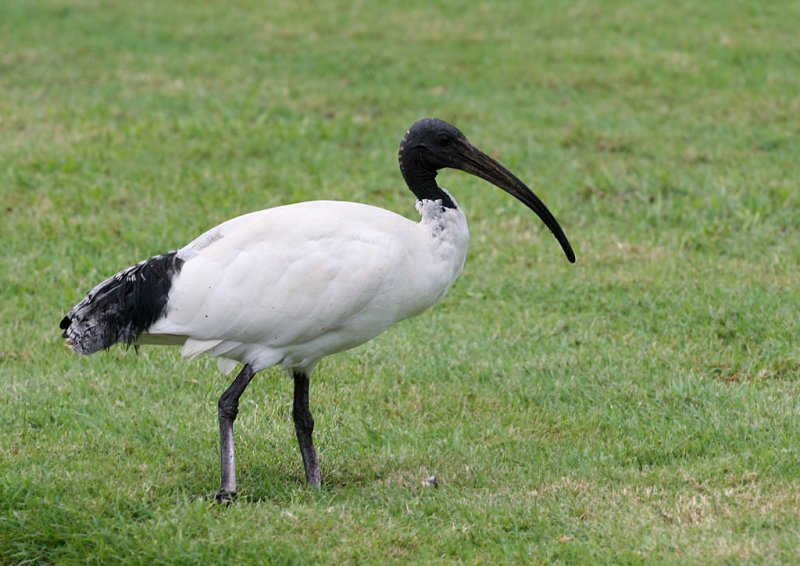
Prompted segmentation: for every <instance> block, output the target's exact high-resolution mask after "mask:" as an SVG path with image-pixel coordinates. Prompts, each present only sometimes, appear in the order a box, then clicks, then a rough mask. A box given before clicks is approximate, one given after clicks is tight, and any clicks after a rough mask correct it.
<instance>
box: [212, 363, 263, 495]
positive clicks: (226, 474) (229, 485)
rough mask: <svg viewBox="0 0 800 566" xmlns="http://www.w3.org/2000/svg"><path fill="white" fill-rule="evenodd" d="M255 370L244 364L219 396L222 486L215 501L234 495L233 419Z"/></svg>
mask: <svg viewBox="0 0 800 566" xmlns="http://www.w3.org/2000/svg"><path fill="white" fill-rule="evenodd" d="M254 375H255V372H254V371H253V368H252V367H251V366H250V365H249V364H245V366H244V367H243V368H242V371H240V372H239V375H237V376H236V379H234V380H233V383H231V385H230V387H228V389H226V390H225V393H223V394H222V397H220V398H219V404H218V406H219V438H220V449H219V451H220V461H221V463H222V486H221V487H220V488H219V491H218V492H217V496H216V498H217V501H223V502H228V501H231V500H232V499H233V498H234V497H236V460H235V458H234V449H233V421H235V420H236V415H237V414H238V413H239V397H240V396H241V395H242V393H244V390H245V389H247V386H248V384H249V383H250V380H251V379H253V376H254Z"/></svg>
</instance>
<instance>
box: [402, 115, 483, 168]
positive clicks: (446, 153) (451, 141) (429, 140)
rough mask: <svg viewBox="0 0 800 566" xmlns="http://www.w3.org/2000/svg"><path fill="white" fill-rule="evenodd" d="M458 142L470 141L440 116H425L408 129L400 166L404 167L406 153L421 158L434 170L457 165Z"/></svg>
mask: <svg viewBox="0 0 800 566" xmlns="http://www.w3.org/2000/svg"><path fill="white" fill-rule="evenodd" d="M456 142H460V143H461V144H464V143H467V144H468V143H469V142H468V141H467V137H466V136H465V135H464V134H462V133H461V130H459V129H458V128H456V127H455V126H453V125H452V124H449V123H448V122H445V121H444V120H439V119H438V118H423V119H422V120H419V121H417V122H415V123H414V125H413V126H411V127H410V128H409V129H408V131H407V132H406V135H405V136H403V141H401V142H400V167H401V169H402V167H403V156H404V155H410V156H412V155H413V156H414V157H417V158H418V159H421V160H422V161H423V162H424V164H425V165H427V166H428V168H430V169H433V170H434V171H438V170H439V169H444V168H445V167H455V163H456V162H457V161H458V151H457V143H456Z"/></svg>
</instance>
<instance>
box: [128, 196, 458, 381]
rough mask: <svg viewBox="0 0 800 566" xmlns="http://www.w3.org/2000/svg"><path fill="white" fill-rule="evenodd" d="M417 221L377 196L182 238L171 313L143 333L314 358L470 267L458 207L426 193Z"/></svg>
mask: <svg viewBox="0 0 800 566" xmlns="http://www.w3.org/2000/svg"><path fill="white" fill-rule="evenodd" d="M417 209H418V210H419V212H420V214H421V215H422V220H421V221H420V222H419V223H415V222H412V221H410V220H408V219H407V218H404V217H403V216H400V215H398V214H395V213H393V212H390V211H388V210H384V209H382V208H377V207H374V206H369V205H364V204H357V203H350V202H337V201H314V202H304V203H299V204H293V205H288V206H281V207H277V208H271V209H267V210H262V211H259V212H253V213H250V214H246V215H244V216H240V217H238V218H234V219H232V220H229V221H227V222H224V223H223V224H220V225H219V226H217V227H215V228H212V229H211V230H209V231H208V232H206V233H205V234H203V235H201V236H200V237H198V238H197V239H195V240H194V241H192V242H191V243H189V244H188V245H186V246H185V247H183V248H181V249H180V250H178V257H179V258H180V259H182V260H183V261H184V264H183V267H182V269H181V271H180V273H179V274H177V275H175V277H174V279H173V281H172V286H171V288H170V290H169V295H168V299H167V304H166V309H165V311H164V316H163V317H161V318H160V319H159V320H157V321H156V322H155V323H154V324H153V325H152V326H150V327H149V328H148V329H147V331H146V332H145V333H144V334H142V335H141V336H140V337H139V340H138V342H139V343H147V344H159V343H161V344H181V343H182V344H183V350H182V354H183V355H184V356H185V357H194V356H197V355H200V354H203V353H205V354H208V355H211V356H215V357H217V358H219V362H220V363H219V366H220V369H221V370H222V371H224V372H227V371H230V370H231V369H233V367H234V366H235V362H242V363H247V364H251V365H252V367H253V370H254V372H257V371H259V370H261V369H264V368H267V367H271V366H274V365H278V364H282V365H283V366H285V367H286V368H297V369H304V370H309V371H310V369H311V368H313V366H314V365H315V364H316V363H317V362H318V361H319V360H320V359H321V358H322V357H323V356H326V355H328V354H332V353H335V352H340V351H342V350H346V349H349V348H353V347H355V346H358V345H359V344H363V343H364V342H366V341H368V340H370V339H371V338H374V337H375V336H377V335H378V334H380V333H382V332H383V331H384V330H386V329H387V328H389V326H391V325H392V324H394V323H396V322H398V321H400V320H403V319H405V318H408V317H411V316H414V315H416V314H419V313H420V312H422V311H423V310H425V309H426V308H428V307H430V306H431V305H433V304H434V303H436V302H437V301H438V300H439V299H441V298H442V297H443V296H444V295H445V293H447V291H448V290H449V289H450V287H451V285H452V284H453V282H455V280H456V278H457V277H458V276H459V275H460V274H461V271H462V269H463V267H464V260H465V259H466V253H467V246H468V243H469V232H468V230H467V223H466V218H465V217H464V214H463V212H462V211H461V209H460V208H458V207H457V206H456V208H444V207H442V206H441V204H440V203H439V202H438V201H428V200H424V201H419V202H418V203H417Z"/></svg>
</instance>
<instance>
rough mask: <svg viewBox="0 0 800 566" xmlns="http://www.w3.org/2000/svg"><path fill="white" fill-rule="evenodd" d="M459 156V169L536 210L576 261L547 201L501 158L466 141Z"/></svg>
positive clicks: (460, 145)
mask: <svg viewBox="0 0 800 566" xmlns="http://www.w3.org/2000/svg"><path fill="white" fill-rule="evenodd" d="M457 151H458V155H459V158H460V159H459V163H458V164H457V165H455V166H456V167H457V168H458V169H461V170H462V171H466V172H467V173H470V174H472V175H475V176H476V177H480V178H481V179H483V180H485V181H489V182H490V183H492V184H493V185H495V186H497V187H500V188H501V189H503V190H504V191H506V192H507V193H508V194H510V195H511V196H513V197H514V198H516V199H517V200H519V201H520V202H522V203H523V204H524V205H525V206H527V207H528V208H530V209H531V210H532V211H534V212H535V213H536V214H537V215H538V216H539V218H541V219H542V222H544V223H545V225H546V226H547V227H548V228H550V231H551V232H552V233H553V236H555V237H556V240H558V243H559V244H561V247H562V248H563V249H564V253H565V254H566V256H567V259H568V260H569V261H570V263H575V252H573V251H572V246H571V245H570V243H569V240H568V239H567V236H566V235H565V234H564V231H563V230H562V229H561V226H560V225H559V224H558V220H556V218H555V216H553V214H552V213H551V212H550V211H549V210H548V209H547V207H546V206H545V204H544V203H543V202H542V201H541V200H540V199H539V197H537V196H536V195H535V194H533V191H531V190H530V189H529V188H528V187H527V186H526V185H525V183H523V182H522V181H520V180H519V179H518V178H517V177H516V176H515V175H514V174H513V173H512V172H511V171H509V170H508V169H506V168H505V167H503V166H502V165H501V164H500V163H498V162H497V160H495V159H493V158H491V157H489V156H488V155H486V154H485V153H483V152H482V151H481V150H479V149H478V148H476V147H475V146H473V145H471V144H470V143H468V142H466V141H464V142H461V143H460V144H459V147H458V148H457Z"/></svg>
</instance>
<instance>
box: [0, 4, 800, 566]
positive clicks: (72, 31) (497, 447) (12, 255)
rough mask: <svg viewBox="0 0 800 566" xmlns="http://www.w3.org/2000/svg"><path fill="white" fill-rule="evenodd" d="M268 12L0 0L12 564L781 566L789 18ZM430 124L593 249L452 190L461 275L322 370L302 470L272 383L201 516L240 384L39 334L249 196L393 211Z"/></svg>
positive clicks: (2, 501) (793, 332)
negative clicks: (420, 126)
mask: <svg viewBox="0 0 800 566" xmlns="http://www.w3.org/2000/svg"><path fill="white" fill-rule="evenodd" d="M277 4H278V5H270V6H268V7H267V6H265V5H263V3H260V2H252V1H249V0H239V1H236V2H225V3H221V2H186V1H180V2H152V1H144V2H115V3H103V2H96V1H94V0H49V1H36V2H30V1H24V0H6V1H5V2H3V3H2V5H0V215H2V227H3V245H2V247H1V248H0V254H2V255H1V256H0V257H1V261H2V269H1V270H0V297H1V299H2V300H1V301H0V383H2V384H3V386H2V388H0V404H1V405H2V407H3V409H2V412H0V427H2V429H1V430H2V440H0V562H4V563H28V562H58V563H72V562H85V561H88V562H102V563H114V562H141V563H144V562H146V563H152V562H156V563H176V562H185V563H188V562H204V563H215V562H220V561H222V560H226V561H229V562H233V563H243V562H256V561H259V562H271V563H294V562H343V561H345V562H367V563H383V562H398V563H403V562H468V563H483V562H498V561H500V562H525V563H531V562H533V563H538V562H542V563H549V562H563V563H597V562H604V563H615V564H619V563H634V564H635V563H681V564H683V563H697V564H706V563H710V562H715V563H759V562H761V563H786V564H791V563H797V562H798V561H800V545H799V544H798V534H799V532H800V517H799V516H798V507H799V505H800V500H799V499H800V468H799V465H798V462H800V411H798V401H797V399H798V393H800V391H799V389H800V354H798V346H797V336H798V335H799V334H800V275H799V272H798V269H797V266H798V262H800V196H798V195H800V186H798V174H797V157H798V155H800V144H798V139H800V138H799V137H798V135H799V134H800V127H799V126H798V122H797V116H798V115H800V96H798V92H800V78H798V77H800V72H799V71H800V58H798V53H800V36H798V34H797V30H796V22H797V20H798V16H800V13H798V4H797V3H793V2H772V3H761V4H758V3H751V2H736V1H733V2H723V1H713V2H706V3H703V4H702V5H698V4H697V3H694V2H679V3H677V4H676V3H669V4H667V3H663V2H638V3H630V2H603V3H600V2H594V3H593V2H565V3H548V2H535V3H527V2H518V3H511V2H509V3H495V4H491V3H477V2H475V3H471V4H469V5H465V3H461V2H449V1H448V2H441V3H431V2H419V1H415V0H412V1H408V2H404V3H402V5H400V4H398V5H396V6H388V5H386V6H381V5H379V4H380V3H374V4H367V3H357V4H353V3H349V2H338V3H336V4H335V5H334V4H332V3H328V4H327V5H326V7H325V8H320V7H319V6H318V5H317V4H314V3H310V2H295V3H277ZM425 115H435V116H439V117H442V118H445V119H448V120H450V121H452V122H453V123H455V124H456V125H458V126H459V127H460V128H461V129H462V130H463V131H464V132H465V133H466V134H467V136H468V137H470V139H471V140H472V141H473V142H475V143H476V145H478V146H479V147H481V148H483V149H485V150H486V151H488V152H490V153H492V154H493V155H495V156H497V157H499V158H500V160H501V161H503V162H504V163H505V164H506V165H508V166H509V168H511V169H512V170H513V171H515V172H516V173H517V174H518V175H519V176H521V177H522V178H523V179H524V180H526V181H527V182H528V183H529V184H530V185H531V186H532V187H533V188H534V189H535V190H536V191H537V193H538V194H539V195H540V196H541V197H542V198H543V199H544V200H545V202H546V203H547V204H548V205H549V206H550V208H551V209H552V210H553V211H554V212H555V213H556V216H557V217H558V218H559V220H560V221H561V223H562V225H563V226H564V229H565V231H566V232H567V234H568V236H569V237H570V239H571V240H572V242H573V244H574V246H575V248H576V253H577V256H578V263H577V264H576V265H575V266H572V265H569V264H568V263H567V262H566V261H565V260H564V258H563V255H562V254H561V251H560V250H559V248H558V246H557V244H556V243H555V241H554V240H553V239H552V237H551V236H550V235H549V233H548V232H547V230H546V229H545V228H544V227H543V226H541V225H540V223H539V222H538V220H537V219H536V218H535V217H534V216H533V215H532V214H531V213H530V212H529V211H528V210H527V209H525V208H524V207H523V206H522V205H520V204H519V203H517V202H516V201H514V200H513V199H510V198H508V197H507V196H506V195H504V194H502V193H501V192H500V191H497V190H494V189H492V188H489V187H488V186H487V185H485V184H484V183H482V182H480V181H478V180H474V179H472V178H469V177H467V176H465V175H463V174H460V173H443V174H442V176H441V180H442V183H443V185H444V186H447V187H449V188H451V189H452V191H453V192H454V194H455V195H456V197H457V198H458V199H459V202H460V203H461V204H462V206H463V207H464V209H465V211H466V212H467V215H468V217H469V219H470V228H471V232H472V243H471V249H470V256H469V258H468V261H467V266H466V269H465V272H464V274H463V276H462V278H461V279H460V280H459V281H458V283H457V284H456V285H455V287H454V288H453V290H452V291H451V293H450V294H449V296H448V297H447V298H446V299H445V300H444V301H443V302H442V303H441V304H440V305H438V306H437V307H435V308H434V309H432V310H431V311H430V312H428V313H425V314H424V315H422V316H420V317H418V318H416V319H413V320H411V321H407V322H404V323H402V324H401V325H399V326H397V327H396V328H394V329H392V330H391V331H389V332H388V333H386V334H385V335H383V336H381V337H379V338H378V339H376V340H374V341H372V342H370V343H368V344H367V345H365V346H362V347H361V348H358V349H356V350H354V351H351V352H347V353H343V354H339V355H337V356H333V357H330V358H328V359H326V360H324V361H323V363H322V364H321V366H320V368H319V370H318V371H317V373H316V374H315V379H314V380H313V382H312V391H311V401H312V411H313V413H314V416H315V419H316V421H317V434H316V438H317V445H318V447H319V452H320V457H321V465H322V471H323V476H324V477H323V482H324V486H323V489H322V490H321V491H320V492H319V493H312V492H309V491H308V490H306V489H305V488H304V486H303V482H302V465H301V462H300V457H299V453H298V450H297V447H296V443H295V440H294V436H293V431H292V429H291V419H290V403H291V388H290V383H288V380H286V379H284V378H283V377H282V376H281V374H280V373H279V372H277V371H270V372H265V373H264V374H262V375H260V376H259V377H258V378H257V379H256V381H255V382H254V384H253V385H252V386H251V388H250V390H248V392H247V394H246V395H245V397H244V398H243V400H242V407H241V413H240V418H239V420H238V421H237V450H238V457H239V459H238V464H239V475H240V477H239V491H240V494H241V498H240V500H239V501H238V503H237V504H236V505H233V506H230V507H221V506H217V505H215V504H214V503H213V502H212V501H211V500H210V499H209V498H208V494H209V493H211V492H212V491H213V490H214V489H215V488H216V487H217V484H218V456H217V442H218V439H217V430H216V399H217V397H218V396H219V394H220V393H221V392H222V390H223V389H224V388H225V387H226V385H227V378H223V377H221V376H220V375H219V374H218V373H217V372H216V369H215V367H214V364H213V363H212V362H211V361H209V360H201V361H197V362H192V363H190V364H186V363H185V362H183V361H181V360H180V359H179V356H178V352H177V351H175V350H171V349H156V348H153V349H143V350H142V351H141V352H140V353H139V355H135V354H134V353H133V351H125V350H124V349H122V348H118V349H115V350H113V351H111V352H109V353H107V354H102V355H96V356H93V357H91V358H79V357H78V356H75V355H72V354H70V353H69V352H67V351H66V350H65V349H64V348H63V345H62V341H61V340H60V338H59V332H58V329H57V324H58V321H59V320H60V318H61V316H63V314H64V312H65V311H66V309H68V308H69V307H70V306H71V305H72V304H74V303H75V302H76V301H77V300H78V299H79V298H80V297H81V295H82V293H83V292H85V291H86V290H87V289H88V288H90V287H91V286H92V285H93V284H94V283H96V282H98V281H99V280H100V279H102V278H103V277H105V276H107V275H109V274H111V273H114V272H115V271H117V270H118V269H120V268H122V267H125V266H127V265H129V264H130V263H132V262H135V261H137V260H139V259H140V258H143V257H147V256H148V255H152V254H155V253H160V252H163V251H166V250H169V249H173V248H174V247H176V246H178V245H180V244H181V243H184V242H187V241H189V240H190V239H192V238H193V237H194V236H195V235H197V234H198V233H200V232H201V231H203V230H205V229H207V228H208V227H210V226H213V225H215V224H217V223H219V222H220V221H222V220H224V219H227V218H229V217H233V216H235V215H238V214H241V213H244V212H247V211H250V210H256V209H260V208H266V207H269V206H274V205H277V204H282V203H288V202H293V201H298V200H306V199H313V198H325V199H346V200H355V201H363V202H369V203H371V204H376V205H378V206H383V207H386V208H390V209H392V210H396V211H398V212H401V213H403V214H407V215H409V216H410V217H413V216H414V209H413V200H412V198H413V197H412V196H411V195H410V193H408V191H406V190H405V189H404V188H403V184H402V180H401V177H400V175H399V172H398V170H397V165H396V157H395V156H396V149H397V145H398V143H399V140H400V137H401V136H402V134H403V132H404V131H405V129H406V128H407V127H408V126H409V125H410V124H411V123H412V122H413V121H414V120H415V119H417V118H419V117H421V116H425ZM430 475H436V476H437V478H438V479H439V482H440V487H439V488H438V489H433V488H430V487H425V486H423V485H422V481H423V480H424V479H425V478H427V477H428V476H430Z"/></svg>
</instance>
